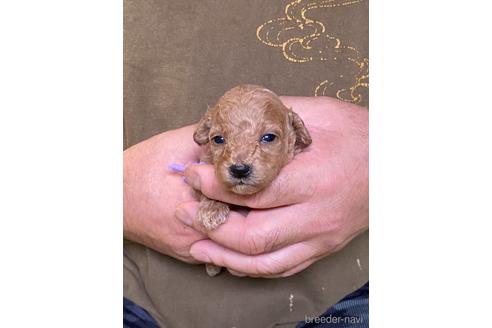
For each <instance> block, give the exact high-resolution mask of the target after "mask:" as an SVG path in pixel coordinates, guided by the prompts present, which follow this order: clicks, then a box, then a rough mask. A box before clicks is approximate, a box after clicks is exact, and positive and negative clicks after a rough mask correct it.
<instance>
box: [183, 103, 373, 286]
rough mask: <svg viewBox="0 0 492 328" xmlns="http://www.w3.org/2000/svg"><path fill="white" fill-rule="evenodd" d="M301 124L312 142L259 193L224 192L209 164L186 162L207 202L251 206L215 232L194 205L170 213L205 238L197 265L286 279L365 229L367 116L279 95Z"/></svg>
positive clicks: (195, 249) (355, 109)
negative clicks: (197, 219) (206, 226)
mask: <svg viewBox="0 0 492 328" xmlns="http://www.w3.org/2000/svg"><path fill="white" fill-rule="evenodd" d="M281 99H282V101H283V102H284V103H285V105H286V106H287V107H292V109H293V110H294V111H295V112H297V113H298V114H299V115H300V116H301V117H302V118H303V120H304V122H305V124H306V126H307V128H308V130H309V132H310V134H311V136H312V139H313V144H312V145H311V146H310V147H309V148H307V149H306V150H305V151H304V152H302V153H300V154H298V155H297V156H296V157H295V158H294V159H293V160H292V161H291V162H290V163H289V164H288V165H287V166H285V167H284V168H283V169H282V171H281V173H280V175H279V176H278V177H277V178H276V179H275V180H274V181H273V182H272V184H271V185H270V186H268V187H267V188H266V189H264V190H262V191H260V192H259V193H256V194H254V195H251V196H241V195H236V194H233V193H230V192H228V191H227V190H226V189H225V188H224V187H223V186H222V185H221V184H220V183H219V181H218V180H217V179H216V177H215V174H214V168H213V166H211V165H190V166H189V167H188V168H187V170H186V172H185V176H186V178H187V180H188V181H189V183H190V184H191V185H192V186H193V187H194V188H196V189H198V190H200V191H201V192H202V193H203V194H205V195H206V196H207V197H208V198H211V199H217V200H220V201H223V202H226V203H231V204H237V205H241V206H247V207H250V208H252V209H253V210H251V211H250V212H249V213H247V214H244V213H243V214H242V213H239V212H235V211H231V213H230V215H229V218H228V221H227V222H226V223H225V224H223V225H221V226H220V227H218V228H217V229H216V230H214V231H207V232H206V231H203V230H201V229H202V228H201V227H200V224H199V223H198V222H195V221H194V218H195V217H196V210H197V208H198V203H197V202H196V201H189V202H183V203H181V204H180V205H179V207H178V208H177V210H176V217H177V218H178V219H180V220H181V221H182V222H184V223H186V224H188V225H190V226H194V227H195V229H197V231H203V232H204V233H206V234H207V235H208V237H209V238H210V239H205V240H200V241H197V242H196V243H194V244H193V245H192V246H191V249H190V253H191V255H192V256H193V257H194V258H195V259H196V260H198V261H202V262H206V263H213V264H215V265H218V266H223V267H227V268H228V269H229V271H230V272H231V273H232V274H235V275H239V276H244V275H248V276H254V277H284V276H290V275H293V274H295V273H297V272H299V271H301V270H303V269H305V268H306V267H308V266H309V265H311V264H312V263H314V262H315V261H317V260H319V259H321V258H323V257H324V256H327V255H328V254H331V253H333V252H336V251H337V250H339V249H341V248H343V247H344V246H345V245H346V244H347V243H348V242H349V241H350V240H352V239H353V238H354V237H355V236H357V235H358V234H360V233H361V232H362V231H364V230H366V229H367V227H368V207H369V204H368V198H369V197H368V184H369V183H368V111H367V110H366V109H364V108H361V107H359V106H356V105H352V104H348V103H344V102H340V101H338V100H335V99H330V98H326V97H316V98H307V97H306V98H304V97H282V98H281Z"/></svg>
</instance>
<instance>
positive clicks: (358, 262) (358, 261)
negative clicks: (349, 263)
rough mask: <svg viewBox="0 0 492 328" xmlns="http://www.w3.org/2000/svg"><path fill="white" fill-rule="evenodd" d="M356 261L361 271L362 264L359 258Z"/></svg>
mask: <svg viewBox="0 0 492 328" xmlns="http://www.w3.org/2000/svg"><path fill="white" fill-rule="evenodd" d="M356 261H357V265H358V266H359V270H360V271H362V266H361V265H360V260H359V259H357V260H356Z"/></svg>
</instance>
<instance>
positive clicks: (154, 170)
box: [123, 126, 207, 263]
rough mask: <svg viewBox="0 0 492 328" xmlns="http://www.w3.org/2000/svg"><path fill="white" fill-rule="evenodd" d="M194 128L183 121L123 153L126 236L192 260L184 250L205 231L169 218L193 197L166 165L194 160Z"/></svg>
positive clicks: (188, 260) (196, 146)
mask: <svg viewBox="0 0 492 328" xmlns="http://www.w3.org/2000/svg"><path fill="white" fill-rule="evenodd" d="M194 129H195V126H187V127H184V128H181V129H178V130H173V131H168V132H165V133H162V134H159V135H157V136H155V137H153V138H150V139H148V140H145V141H143V142H141V143H139V144H137V145H135V146H133V147H130V148H128V149H127V150H125V152H124V154H123V163H124V172H123V173H124V203H123V208H124V209H123V216H124V236H125V238H127V239H129V240H133V241H135V242H138V243H140V244H143V245H145V246H147V247H150V248H152V249H155V250H156V251H158V252H161V253H164V254H167V255H169V256H172V257H174V258H177V259H179V260H182V261H185V262H189V263H196V262H197V261H196V260H194V259H193V258H192V257H191V256H190V254H189V249H190V247H191V245H192V244H193V243H195V242H196V241H198V240H201V239H204V238H207V236H206V235H204V234H203V233H201V232H199V231H196V230H195V229H193V228H190V227H188V226H186V225H184V224H183V223H181V222H179V221H177V220H176V219H175V218H174V211H175V208H176V206H177V205H178V204H179V203H182V202H187V201H192V200H194V199H195V198H194V197H193V194H192V191H191V188H190V187H189V186H188V185H186V184H185V183H184V182H183V181H182V179H181V176H179V175H177V174H175V173H173V172H172V171H171V170H170V169H169V168H168V165H169V164H171V163H191V162H197V161H198V158H199V154H200V147H199V146H198V145H196V144H195V142H194V141H193V137H192V135H193V131H194Z"/></svg>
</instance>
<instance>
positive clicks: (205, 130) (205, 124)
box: [193, 109, 212, 146]
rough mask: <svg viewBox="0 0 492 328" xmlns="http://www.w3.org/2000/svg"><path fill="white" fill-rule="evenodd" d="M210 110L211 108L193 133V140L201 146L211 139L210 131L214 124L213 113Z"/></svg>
mask: <svg viewBox="0 0 492 328" xmlns="http://www.w3.org/2000/svg"><path fill="white" fill-rule="evenodd" d="M210 111H211V109H209V110H207V112H206V113H205V115H204V116H203V117H202V119H201V120H200V122H198V126H197V128H196V129H195V132H194V133H193V140H195V142H196V143H197V144H199V145H200V146H201V145H204V144H206V143H207V142H208V141H209V139H208V138H209V132H210V127H211V126H212V115H211V113H210Z"/></svg>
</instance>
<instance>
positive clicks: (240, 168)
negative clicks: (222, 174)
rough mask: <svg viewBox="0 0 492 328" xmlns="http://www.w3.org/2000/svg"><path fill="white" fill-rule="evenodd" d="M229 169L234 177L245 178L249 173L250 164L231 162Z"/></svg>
mask: <svg viewBox="0 0 492 328" xmlns="http://www.w3.org/2000/svg"><path fill="white" fill-rule="evenodd" d="M229 171H230V172H231V174H232V176H233V177H235V178H246V177H247V176H248V175H249V174H250V173H251V166H249V165H245V164H232V165H231V166H230V167H229Z"/></svg>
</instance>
